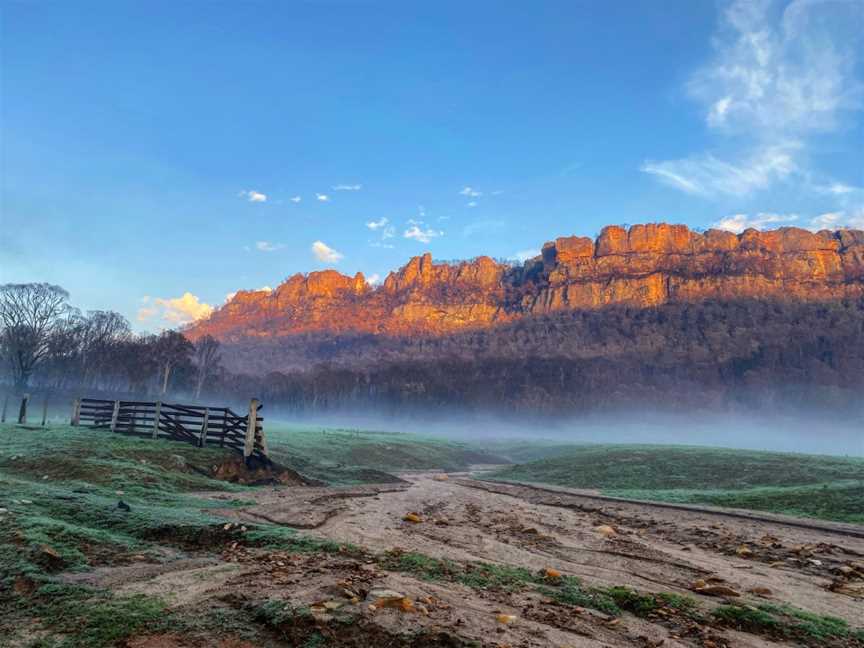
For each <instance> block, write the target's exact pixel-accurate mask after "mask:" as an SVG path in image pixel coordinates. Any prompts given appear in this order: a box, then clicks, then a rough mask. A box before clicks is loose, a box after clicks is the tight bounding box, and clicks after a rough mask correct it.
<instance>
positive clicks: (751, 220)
mask: <svg viewBox="0 0 864 648" xmlns="http://www.w3.org/2000/svg"><path fill="white" fill-rule="evenodd" d="M797 220H798V215H797V214H763V213H759V214H756V215H754V216H748V215H747V214H735V215H734V216H727V217H726V218H721V219H720V220H719V221H717V222H716V223H714V224H713V226H714V227H716V228H717V229H722V230H727V231H729V232H735V233H736V234H740V233H741V232H743V231H744V230H746V229H750V228H751V227H752V228H753V229H762V228H763V227H765V226H769V225H770V226H776V225H779V224H781V223H786V224H789V223H794V222H795V221H797Z"/></svg>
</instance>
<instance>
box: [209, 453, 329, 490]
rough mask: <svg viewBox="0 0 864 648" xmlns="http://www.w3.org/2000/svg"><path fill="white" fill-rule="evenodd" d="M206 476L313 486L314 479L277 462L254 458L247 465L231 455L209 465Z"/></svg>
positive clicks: (240, 482) (238, 481)
mask: <svg viewBox="0 0 864 648" xmlns="http://www.w3.org/2000/svg"><path fill="white" fill-rule="evenodd" d="M207 475H208V477H213V478H214V479H219V480H221V481H227V482H231V483H233V484H247V485H252V486H259V485H260V486H265V485H277V484H281V485H283V486H313V485H316V483H317V482H316V481H315V480H313V479H307V478H306V477H304V476H303V475H301V474H300V473H298V472H297V471H296V470H291V469H290V468H287V467H285V466H281V465H279V464H277V463H271V464H264V463H261V462H259V461H257V460H254V459H253V461H252V462H251V463H250V464H249V465H247V464H246V463H245V462H244V461H243V459H242V458H241V457H232V458H230V459H226V460H225V461H223V462H222V463H219V464H215V465H213V466H211V467H210V471H209V473H207Z"/></svg>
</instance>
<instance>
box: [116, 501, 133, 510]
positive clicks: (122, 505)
mask: <svg viewBox="0 0 864 648" xmlns="http://www.w3.org/2000/svg"><path fill="white" fill-rule="evenodd" d="M117 508H118V509H120V510H121V511H125V512H126V513H128V512H129V511H131V510H132V507H131V506H129V505H128V504H127V503H126V502H124V501H123V500H120V501H119V502H117Z"/></svg>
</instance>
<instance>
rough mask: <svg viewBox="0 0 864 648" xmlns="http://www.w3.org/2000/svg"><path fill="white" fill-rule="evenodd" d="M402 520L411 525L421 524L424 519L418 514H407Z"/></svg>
mask: <svg viewBox="0 0 864 648" xmlns="http://www.w3.org/2000/svg"><path fill="white" fill-rule="evenodd" d="M402 519H403V520H404V521H405V522H411V523H413V524H419V523H420V522H422V521H423V518H421V517H420V516H419V515H417V514H416V513H406V514H405V516H404V517H403V518H402Z"/></svg>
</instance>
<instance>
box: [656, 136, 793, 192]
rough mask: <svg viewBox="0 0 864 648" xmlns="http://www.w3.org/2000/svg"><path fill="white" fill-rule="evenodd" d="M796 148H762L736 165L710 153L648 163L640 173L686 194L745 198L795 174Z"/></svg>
mask: <svg viewBox="0 0 864 648" xmlns="http://www.w3.org/2000/svg"><path fill="white" fill-rule="evenodd" d="M797 148H799V147H798V145H797V144H794V143H788V144H785V145H777V146H770V147H765V148H763V149H759V150H757V151H755V152H753V153H750V154H749V156H747V157H746V158H744V159H742V160H740V161H736V162H735V163H732V162H724V161H723V160H719V159H717V158H716V157H714V156H713V155H711V154H710V153H708V154H702V155H696V156H692V157H689V158H684V159H681V160H667V161H665V162H653V161H650V160H649V161H647V162H645V163H644V164H643V165H642V171H644V172H645V173H650V174H652V175H655V176H657V178H658V179H659V180H660V181H662V182H663V183H665V184H668V185H670V186H672V187H675V188H676V189H680V190H681V191H684V192H686V193H691V194H698V195H702V196H713V195H716V194H727V195H733V196H744V195H747V194H749V193H752V192H753V191H756V190H759V189H765V188H766V187H768V186H769V185H770V184H771V183H772V182H774V181H775V180H783V179H785V178H787V177H789V176H790V175H791V174H792V173H794V172H795V171H796V169H797V166H796V164H795V161H794V153H795V151H796V149H797Z"/></svg>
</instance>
